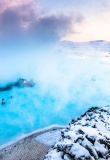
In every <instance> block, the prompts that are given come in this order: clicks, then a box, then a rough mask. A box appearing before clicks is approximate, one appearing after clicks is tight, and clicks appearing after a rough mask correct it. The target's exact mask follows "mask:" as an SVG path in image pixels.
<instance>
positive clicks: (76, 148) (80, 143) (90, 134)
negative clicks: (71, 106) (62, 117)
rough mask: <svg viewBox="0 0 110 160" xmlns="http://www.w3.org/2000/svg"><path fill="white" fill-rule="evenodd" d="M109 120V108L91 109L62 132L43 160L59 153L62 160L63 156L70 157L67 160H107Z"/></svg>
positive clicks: (109, 131)
mask: <svg viewBox="0 0 110 160" xmlns="http://www.w3.org/2000/svg"><path fill="white" fill-rule="evenodd" d="M109 119H110V107H109V106H106V107H102V108H91V109H90V110H88V111H87V112H86V113H85V114H83V115H82V116H80V117H78V118H76V119H73V120H72V121H71V123H69V125H68V126H67V127H66V128H65V129H63V130H62V132H61V138H60V139H59V140H58V141H57V142H56V143H55V145H54V146H53V147H52V149H51V151H50V152H49V153H48V154H47V155H46V156H45V160H48V155H49V157H51V158H50V159H49V160H52V158H53V157H54V156H57V153H58V152H59V151H61V152H63V155H62V157H60V159H62V160H63V157H64V156H65V154H66V155H68V156H70V158H68V159H69V160H71V158H73V159H76V160H86V159H87V160H88V159H89V160H99V159H100V158H104V159H107V160H108V159H109V158H110V154H109V147H110V129H109V127H110V123H109ZM97 124H100V125H97ZM102 126H103V127H102ZM106 131H108V132H106ZM54 150H55V153H54V152H53V151H54ZM56 151H57V152H56Z"/></svg>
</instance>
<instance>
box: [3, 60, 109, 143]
mask: <svg viewBox="0 0 110 160" xmlns="http://www.w3.org/2000/svg"><path fill="white" fill-rule="evenodd" d="M54 61H55V59H54V60H53V61H52V62H51V63H47V61H46V62H45V63H44V61H43V62H42V63H40V65H38V66H36V68H37V69H36V70H35V69H34V70H28V73H27V72H26V73H25V71H23V69H22V71H23V73H22V74H21V75H24V76H20V77H22V78H27V77H29V78H30V77H31V78H33V79H34V82H35V83H36V85H35V87H32V88H13V89H12V90H10V91H6V92H0V100H1V99H2V98H4V99H5V102H6V104H5V105H2V104H1V103H0V145H3V144H6V143H8V142H10V141H12V140H13V139H16V138H19V137H21V136H22V135H24V134H28V133H30V132H32V131H34V130H36V129H41V128H43V127H47V126H49V125H54V124H59V125H67V124H68V123H69V122H70V121H71V119H72V118H75V117H77V116H80V115H81V114H82V113H83V112H85V111H86V110H87V109H88V108H90V107H94V106H99V107H100V106H106V105H109V104H110V74H109V72H110V63H100V62H98V60H97V61H94V59H93V60H92V61H91V60H88V59H87V60H86V59H85V60H80V59H78V60H74V59H68V60H65V59H64V60H61V59H60V61H58V62H57V61H56V62H57V63H56V62H54ZM44 64H45V66H44ZM11 71H12V70H11ZM13 72H16V71H13ZM30 75H31V76H30ZM4 76H5V75H4ZM7 76H8V75H7ZM10 77H11V76H10ZM4 79H5V78H4ZM10 79H11V78H10ZM14 79H16V77H14ZM1 83H2V81H1ZM3 83H9V81H5V82H4V81H3ZM10 96H13V98H12V99H10Z"/></svg>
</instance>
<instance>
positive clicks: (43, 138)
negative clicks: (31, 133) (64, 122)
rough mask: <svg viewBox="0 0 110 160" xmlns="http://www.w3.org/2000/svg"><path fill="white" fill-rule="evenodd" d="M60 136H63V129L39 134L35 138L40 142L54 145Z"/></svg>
mask: <svg viewBox="0 0 110 160" xmlns="http://www.w3.org/2000/svg"><path fill="white" fill-rule="evenodd" d="M60 136H61V130H60V129H57V130H53V131H49V132H45V133H44V134H41V135H39V136H37V137H36V138H35V139H36V140H37V141H38V142H40V143H43V144H46V145H49V146H52V145H54V144H55V142H56V141H57V140H59V138H60Z"/></svg>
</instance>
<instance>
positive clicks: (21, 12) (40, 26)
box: [0, 0, 83, 41]
mask: <svg viewBox="0 0 110 160" xmlns="http://www.w3.org/2000/svg"><path fill="white" fill-rule="evenodd" d="M37 2H38V1H36V3H35V1H34V0H18V1H17V2H16V1H15V0H12V1H11V2H10V0H5V1H4V2H2V3H0V8H2V10H1V12H0V31H1V34H0V36H1V37H2V38H7V37H8V38H11V37H12V36H17V35H19V36H21V37H23V38H28V39H29V38H32V39H37V40H43V41H44V40H45V41H51V40H57V39H59V38H62V36H64V35H65V34H67V33H69V32H70V31H72V30H71V26H72V23H73V22H74V23H77V22H78V23H80V21H81V20H82V19H83V18H82V17H81V16H73V17H72V16H66V15H63V14H60V15H57V14H56V15H48V13H47V12H45V11H44V10H43V9H41V7H40V6H39V3H37ZM44 13H45V14H44Z"/></svg>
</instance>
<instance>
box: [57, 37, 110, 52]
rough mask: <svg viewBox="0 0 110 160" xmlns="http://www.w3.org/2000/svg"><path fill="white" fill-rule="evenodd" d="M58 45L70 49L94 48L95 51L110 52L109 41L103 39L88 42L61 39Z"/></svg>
mask: <svg viewBox="0 0 110 160" xmlns="http://www.w3.org/2000/svg"><path fill="white" fill-rule="evenodd" d="M60 45H61V46H62V47H63V48H68V49H71V50H77V49H81V50H85V49H88V50H90V49H93V50H94V49H95V50H97V51H106V52H110V42H106V41H103V40H97V41H89V42H72V41H61V42H60Z"/></svg>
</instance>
